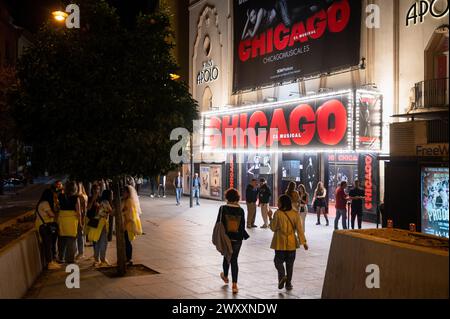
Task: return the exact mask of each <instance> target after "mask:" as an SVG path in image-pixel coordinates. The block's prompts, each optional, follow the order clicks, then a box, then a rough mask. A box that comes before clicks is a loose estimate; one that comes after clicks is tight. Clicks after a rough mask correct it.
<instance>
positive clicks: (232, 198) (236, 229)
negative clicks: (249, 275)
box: [216, 188, 250, 294]
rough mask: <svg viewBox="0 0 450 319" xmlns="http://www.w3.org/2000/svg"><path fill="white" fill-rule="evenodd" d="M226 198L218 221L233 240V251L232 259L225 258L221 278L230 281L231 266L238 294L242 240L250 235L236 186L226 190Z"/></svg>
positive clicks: (233, 287) (235, 289)
mask: <svg viewBox="0 0 450 319" xmlns="http://www.w3.org/2000/svg"><path fill="white" fill-rule="evenodd" d="M225 199H226V201H227V204H226V205H224V206H221V207H220V209H219V214H218V216H217V221H216V222H220V221H221V222H222V223H223V225H224V227H225V232H226V234H227V236H228V237H229V238H230V240H231V247H232V250H233V253H232V254H231V259H230V260H228V259H227V258H226V257H224V258H223V263H222V266H223V272H222V273H221V274H220V278H222V280H223V282H224V283H226V284H228V283H229V279H228V274H229V270H230V266H231V278H232V292H233V294H237V293H238V292H239V288H238V285H237V284H238V273H239V266H238V257H239V252H240V250H241V247H242V241H243V240H247V239H248V238H250V236H249V235H248V233H247V231H246V230H245V213H244V210H243V209H242V208H241V206H239V200H240V199H241V196H240V194H239V192H238V191H237V190H236V189H234V188H230V189H229V190H227V191H226V192H225Z"/></svg>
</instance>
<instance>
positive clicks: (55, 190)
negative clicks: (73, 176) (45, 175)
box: [51, 180, 64, 212]
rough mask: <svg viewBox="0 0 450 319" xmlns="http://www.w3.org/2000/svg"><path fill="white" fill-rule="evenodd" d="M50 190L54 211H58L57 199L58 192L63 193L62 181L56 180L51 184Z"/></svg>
mask: <svg viewBox="0 0 450 319" xmlns="http://www.w3.org/2000/svg"><path fill="white" fill-rule="evenodd" d="M51 190H52V192H53V204H54V208H55V212H58V211H59V200H58V197H59V195H60V194H63V193H64V186H63V183H62V182H61V181H60V180H57V181H56V182H54V183H53V185H52V186H51Z"/></svg>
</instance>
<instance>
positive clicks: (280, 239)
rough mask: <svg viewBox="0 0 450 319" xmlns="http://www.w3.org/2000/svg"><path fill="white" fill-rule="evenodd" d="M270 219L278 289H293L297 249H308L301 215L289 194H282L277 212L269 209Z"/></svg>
mask: <svg viewBox="0 0 450 319" xmlns="http://www.w3.org/2000/svg"><path fill="white" fill-rule="evenodd" d="M272 216H273V218H272ZM269 219H270V229H271V230H272V231H273V232H274V234H273V239H272V245H271V246H270V248H272V249H274V250H275V258H274V263H275V268H276V269H277V271H278V289H283V288H284V287H286V289H287V290H292V289H293V286H292V275H293V272H294V262H295V257H296V251H297V249H298V248H300V246H301V245H302V246H303V247H304V248H305V250H308V244H307V243H306V238H305V235H304V232H303V227H302V222H301V219H300V215H299V214H298V211H295V210H293V209H292V202H291V199H290V198H289V196H287V195H282V196H281V197H280V198H279V199H278V210H277V211H276V212H275V214H273V213H272V211H269ZM284 264H286V268H285V266H284Z"/></svg>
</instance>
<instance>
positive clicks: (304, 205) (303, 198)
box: [298, 184, 309, 231]
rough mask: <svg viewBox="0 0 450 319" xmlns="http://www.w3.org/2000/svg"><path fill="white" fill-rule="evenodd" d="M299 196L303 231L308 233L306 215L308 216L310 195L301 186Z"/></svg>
mask: <svg viewBox="0 0 450 319" xmlns="http://www.w3.org/2000/svg"><path fill="white" fill-rule="evenodd" d="M298 194H299V196H300V218H301V220H302V225H303V231H306V215H308V203H309V195H308V193H307V192H306V187H305V185H303V184H300V186H299V187H298Z"/></svg>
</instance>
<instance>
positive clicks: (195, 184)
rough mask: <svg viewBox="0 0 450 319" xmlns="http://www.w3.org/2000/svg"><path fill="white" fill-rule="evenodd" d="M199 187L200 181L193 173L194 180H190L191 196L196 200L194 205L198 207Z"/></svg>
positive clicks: (196, 174)
mask: <svg viewBox="0 0 450 319" xmlns="http://www.w3.org/2000/svg"><path fill="white" fill-rule="evenodd" d="M200 185H201V181H200V177H199V176H198V173H195V175H194V179H193V180H192V187H193V188H192V191H193V196H194V198H195V200H196V204H197V206H200V202H199V199H200Z"/></svg>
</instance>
